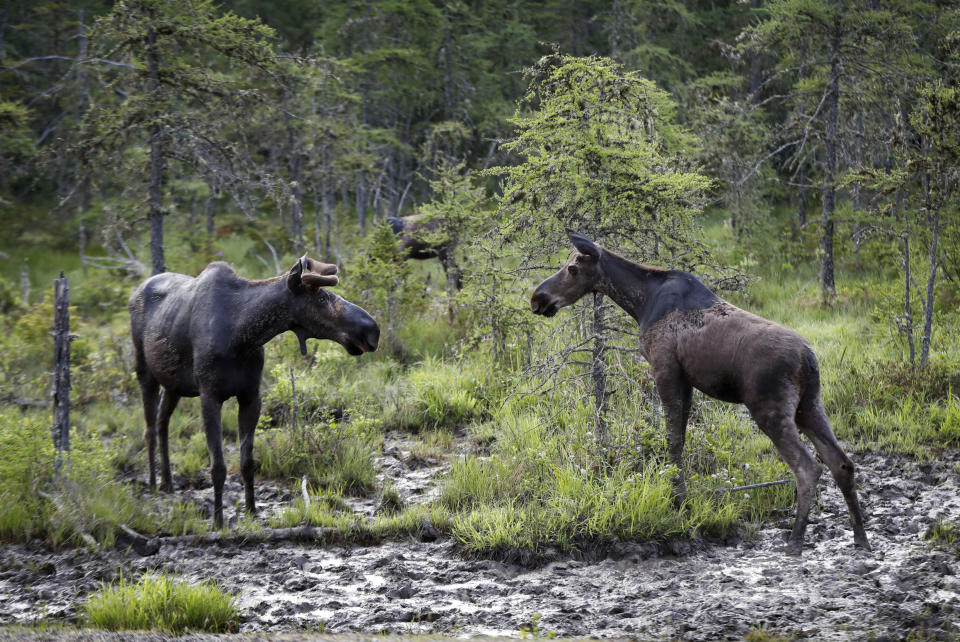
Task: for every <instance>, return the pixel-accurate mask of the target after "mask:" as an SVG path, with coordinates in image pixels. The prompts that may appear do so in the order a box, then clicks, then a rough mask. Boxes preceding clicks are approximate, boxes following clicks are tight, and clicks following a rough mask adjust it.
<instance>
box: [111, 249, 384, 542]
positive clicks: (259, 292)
mask: <svg viewBox="0 0 960 642" xmlns="http://www.w3.org/2000/svg"><path fill="white" fill-rule="evenodd" d="M336 273H337V266H335V265H330V264H327V263H320V262H318V261H314V260H312V259H308V258H307V256H306V255H304V256H303V257H301V258H300V260H298V261H297V263H296V264H295V265H294V266H293V267H292V268H291V269H290V271H289V272H287V273H285V274H282V275H280V276H277V277H274V278H272V279H266V280H263V281H248V280H247V279H244V278H241V277H240V276H239V275H237V273H236V272H235V271H234V270H233V268H231V267H230V266H229V265H227V264H226V263H223V262H216V263H211V264H210V265H208V266H207V267H206V268H204V270H203V271H202V272H201V273H200V274H199V275H198V276H197V277H196V278H194V277H191V276H187V275H185V274H174V273H171V272H164V273H163V274H157V275H156V276H153V277H151V278H149V279H147V280H146V281H145V282H144V283H143V284H142V285H140V287H138V288H137V289H136V290H135V291H134V292H133V294H132V295H131V296H130V301H129V303H128V308H129V310H130V331H131V334H132V335H133V347H134V355H135V360H136V372H137V379H138V380H139V382H140V392H141V394H142V396H143V413H144V417H145V419H146V432H145V436H146V442H147V457H148V460H149V465H150V488H151V489H155V488H156V485H157V479H156V466H155V452H156V442H157V436H159V438H160V465H161V475H162V482H161V486H160V488H161V490H163V491H166V492H170V491H172V490H173V482H172V479H171V475H170V458H169V451H168V448H167V430H168V427H169V424H170V415H171V414H173V411H174V409H176V407H177V403H178V402H179V401H180V398H181V397H197V396H199V397H200V406H201V413H202V416H203V427H204V430H205V432H206V437H207V451H208V452H209V454H210V475H211V477H212V479H213V493H214V494H213V498H214V500H213V501H214V513H213V521H214V524H215V525H216V526H217V527H218V528H220V527H222V526H223V482H224V479H225V477H226V472H227V469H226V465H225V463H224V460H223V438H222V433H221V424H220V416H221V408H222V405H223V402H224V401H226V400H227V399H228V398H230V397H236V398H237V404H238V406H239V412H238V417H237V423H238V427H239V433H240V474H241V476H242V477H243V485H244V492H245V495H246V506H247V511H249V512H250V513H255V512H256V507H255V503H254V495H253V473H254V462H253V433H254V429H255V428H256V426H257V420H258V419H259V417H260V375H261V373H262V372H263V345H264V344H265V343H266V342H267V341H269V340H270V339H272V338H273V337H275V336H277V335H278V334H281V333H283V332H286V331H288V330H290V331H292V332H293V333H294V334H296V335H297V339H298V340H299V341H300V351H301V352H302V353H303V354H304V355H306V353H307V343H306V342H307V339H308V338H314V339H330V340H332V341H336V342H337V343H339V344H341V345H342V346H343V347H344V348H346V350H347V352H348V353H350V354H351V355H354V356H356V355H361V354H363V353H364V352H372V351H374V350H376V349H377V343H378V341H379V338H380V329H379V327H378V326H377V323H376V321H374V320H373V317H371V316H370V315H369V314H367V312H366V311H365V310H363V309H362V308H360V307H359V306H356V305H354V304H352V303H350V302H349V301H346V300H345V299H343V298H341V297H339V296H337V295H336V294H333V293H332V292H329V291H328V290H327V289H326V288H327V287H330V286H334V285H336V284H337V282H338V279H337V276H336Z"/></svg>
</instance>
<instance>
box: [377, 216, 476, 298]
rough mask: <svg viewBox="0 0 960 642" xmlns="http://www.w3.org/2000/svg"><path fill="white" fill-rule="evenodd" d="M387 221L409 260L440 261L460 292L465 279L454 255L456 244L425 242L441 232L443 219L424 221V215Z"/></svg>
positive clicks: (393, 218)
mask: <svg viewBox="0 0 960 642" xmlns="http://www.w3.org/2000/svg"><path fill="white" fill-rule="evenodd" d="M386 220H387V223H389V224H390V228H391V229H392V230H393V233H394V234H395V235H396V236H397V237H398V238H399V239H400V246H401V247H402V248H403V251H404V252H405V253H406V255H407V257H408V258H411V259H415V260H425V259H433V258H436V259H439V260H440V265H442V266H443V269H444V271H445V272H446V273H447V278H448V279H449V282H450V284H451V285H453V286H454V287H455V288H456V289H458V290H459V289H460V288H461V287H462V285H463V284H462V280H463V277H462V275H461V273H460V268H459V266H458V265H457V262H456V257H455V254H454V253H455V252H456V244H455V243H453V242H452V241H446V242H443V243H430V242H428V241H426V240H424V239H425V237H428V236H429V235H430V234H435V233H437V232H439V231H440V230H441V226H442V225H443V219H442V218H438V217H434V218H431V219H429V220H424V216H423V214H412V215H410V216H404V217H402V218H397V217H393V216H389V217H387V219H386Z"/></svg>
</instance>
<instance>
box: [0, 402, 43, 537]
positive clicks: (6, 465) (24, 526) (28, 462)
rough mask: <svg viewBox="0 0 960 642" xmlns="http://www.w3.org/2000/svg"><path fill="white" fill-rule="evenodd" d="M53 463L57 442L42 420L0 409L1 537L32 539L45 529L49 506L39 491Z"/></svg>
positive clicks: (11, 410)
mask: <svg viewBox="0 0 960 642" xmlns="http://www.w3.org/2000/svg"><path fill="white" fill-rule="evenodd" d="M52 462H53V441H52V440H51V438H50V432H49V431H48V430H47V429H46V428H45V427H44V426H43V424H42V423H41V422H40V421H39V420H38V419H36V418H33V417H26V416H23V415H21V414H20V413H19V412H17V411H15V410H13V409H10V408H5V409H3V410H0V480H2V490H0V538H2V539H5V540H29V539H30V538H31V537H33V536H34V535H39V534H43V533H44V532H45V528H46V523H45V514H46V513H47V511H48V506H47V504H46V502H45V501H44V500H43V498H41V497H40V495H39V494H38V491H40V490H41V489H42V488H44V487H45V485H46V483H47V481H48V476H49V474H50V473H51V465H52Z"/></svg>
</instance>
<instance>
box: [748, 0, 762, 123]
mask: <svg viewBox="0 0 960 642" xmlns="http://www.w3.org/2000/svg"><path fill="white" fill-rule="evenodd" d="M750 8H751V9H753V10H754V11H756V10H757V9H759V8H760V0H751V2H750ZM760 81H761V78H760V54H759V53H757V50H756V49H752V50H751V52H750V102H752V103H754V104H756V103H757V102H759V100H760V96H759V94H760Z"/></svg>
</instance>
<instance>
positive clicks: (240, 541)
mask: <svg viewBox="0 0 960 642" xmlns="http://www.w3.org/2000/svg"><path fill="white" fill-rule="evenodd" d="M338 534H339V535H342V534H343V532H342V531H338V530H337V529H336V528H317V527H315V526H294V527H292V528H272V529H265V530H262V531H255V532H250V533H219V532H214V533H202V534H199V535H177V536H173V537H161V538H160V542H161V543H162V544H173V545H176V544H187V545H191V546H201V545H208V546H212V545H216V544H220V545H238V546H242V545H244V544H262V543H264V542H312V541H323V540H324V539H325V538H327V537H328V536H336V535H338Z"/></svg>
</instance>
